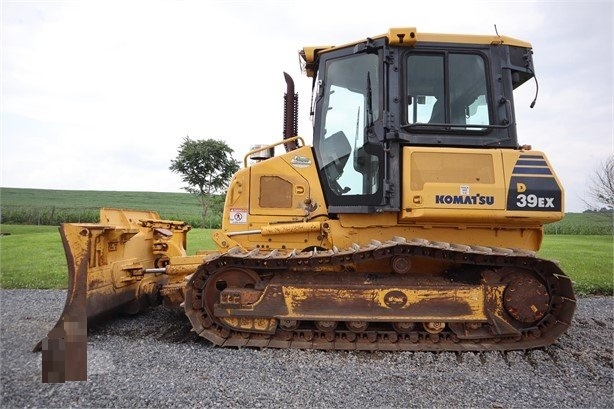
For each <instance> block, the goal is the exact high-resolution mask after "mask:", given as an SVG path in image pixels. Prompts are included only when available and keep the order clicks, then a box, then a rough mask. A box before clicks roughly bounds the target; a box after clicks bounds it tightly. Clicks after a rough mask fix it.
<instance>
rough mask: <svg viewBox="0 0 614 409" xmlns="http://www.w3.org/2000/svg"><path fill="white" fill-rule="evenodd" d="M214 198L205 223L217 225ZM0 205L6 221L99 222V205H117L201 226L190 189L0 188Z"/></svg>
mask: <svg viewBox="0 0 614 409" xmlns="http://www.w3.org/2000/svg"><path fill="white" fill-rule="evenodd" d="M215 199H216V201H215V205H214V206H213V208H212V209H211V210H210V215H208V218H207V226H206V227H218V226H219V222H220V220H221V209H222V205H223V198H222V197H220V196H218V197H216V198H215ZM0 205H1V207H2V223H5V224H34V225H39V224H40V225H59V224H60V223H63V222H97V221H98V209H99V208H101V207H116V208H126V209H139V210H155V211H157V212H158V213H159V214H160V216H161V217H162V218H165V219H173V220H184V221H187V222H188V223H190V224H191V225H193V226H197V227H202V226H201V224H202V222H201V220H202V219H201V208H200V203H199V201H198V198H197V197H196V196H194V195H191V194H188V193H155V192H111V191H95V190H46V189H17V188H0Z"/></svg>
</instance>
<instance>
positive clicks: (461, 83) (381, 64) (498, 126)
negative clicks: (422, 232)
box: [301, 29, 533, 213]
mask: <svg viewBox="0 0 614 409" xmlns="http://www.w3.org/2000/svg"><path fill="white" fill-rule="evenodd" d="M531 55H532V51H531V45H530V44H528V43H525V42H522V41H519V40H515V39H511V38H508V37H501V36H455V35H440V34H420V35H418V34H416V31H415V29H391V30H390V32H389V33H388V34H387V35H384V36H380V37H377V38H374V39H366V40H365V41H362V42H359V43H354V44H349V45H347V46H341V47H322V48H317V47H311V48H305V49H304V50H303V51H302V53H301V56H302V57H303V59H304V60H305V69H306V72H307V75H308V76H311V77H313V78H314V82H313V95H312V114H313V125H314V136H313V145H314V150H315V155H316V158H317V161H318V166H319V171H320V177H321V179H322V182H323V183H322V185H323V187H324V192H325V195H326V200H327V202H328V207H329V212H330V213H372V212H382V211H398V210H399V206H400V191H399V190H400V188H399V187H400V157H401V155H400V150H401V147H402V146H406V145H415V146H442V147H468V148H488V147H492V148H512V149H513V148H517V147H518V141H517V136H516V124H515V120H514V105H513V95H512V93H513V90H514V89H515V88H516V87H518V86H519V85H521V84H522V83H524V82H526V81H527V80H529V79H530V78H532V77H533V63H532V58H531Z"/></svg>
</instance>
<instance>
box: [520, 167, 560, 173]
mask: <svg viewBox="0 0 614 409" xmlns="http://www.w3.org/2000/svg"><path fill="white" fill-rule="evenodd" d="M512 175H552V172H551V171H550V169H549V168H519V167H515V168H514V170H513V171H512Z"/></svg>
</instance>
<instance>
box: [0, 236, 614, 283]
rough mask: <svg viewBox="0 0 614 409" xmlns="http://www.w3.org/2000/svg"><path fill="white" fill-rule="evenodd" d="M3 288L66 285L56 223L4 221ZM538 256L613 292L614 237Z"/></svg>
mask: <svg viewBox="0 0 614 409" xmlns="http://www.w3.org/2000/svg"><path fill="white" fill-rule="evenodd" d="M0 231H1V232H2V233H3V234H6V233H10V235H3V236H0V286H1V287H2V288H66V286H67V274H66V259H65V257H64V251H63V249H62V244H61V240H60V235H59V233H58V230H57V228H56V227H52V226H17V225H2V226H0ZM213 248H214V245H213V242H212V240H211V238H210V230H207V229H194V230H192V231H191V232H190V233H189V234H188V249H187V250H188V253H189V254H194V253H195V252H196V251H197V250H203V249H213ZM539 256H540V257H543V258H548V259H554V260H558V261H560V262H561V266H562V268H563V271H565V272H566V273H567V275H569V276H570V277H571V278H572V280H573V281H574V285H575V290H576V292H578V293H580V294H607V295H612V294H613V287H614V273H613V272H614V243H613V241H612V236H582V235H547V236H546V238H545V240H544V244H543V247H542V250H541V251H540V253H539Z"/></svg>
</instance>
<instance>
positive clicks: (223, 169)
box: [169, 136, 239, 227]
mask: <svg viewBox="0 0 614 409" xmlns="http://www.w3.org/2000/svg"><path fill="white" fill-rule="evenodd" d="M232 152H233V150H232V149H231V148H230V147H229V146H228V145H226V143H225V142H223V141H218V140H214V139H207V140H202V139H199V140H196V141H195V140H192V139H190V137H189V136H186V137H185V138H184V139H183V142H182V143H181V145H180V146H179V150H178V154H177V157H176V158H175V159H173V160H172V161H171V166H170V167H169V169H170V170H171V171H173V172H174V173H179V174H180V175H181V180H182V181H183V182H185V183H187V184H188V186H186V187H184V188H183V189H184V190H186V191H188V192H189V193H192V194H194V195H196V196H197V197H198V199H199V201H200V204H201V206H202V218H203V227H204V226H205V225H206V224H205V223H206V222H205V219H206V216H207V210H208V209H209V206H210V204H211V200H212V195H214V194H216V193H220V192H221V191H223V190H224V189H226V188H227V187H228V182H229V181H230V178H231V177H232V175H233V174H234V173H235V172H236V171H237V170H239V162H238V161H236V160H235V159H233V158H232Z"/></svg>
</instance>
